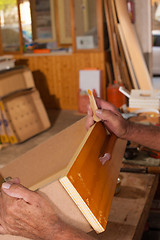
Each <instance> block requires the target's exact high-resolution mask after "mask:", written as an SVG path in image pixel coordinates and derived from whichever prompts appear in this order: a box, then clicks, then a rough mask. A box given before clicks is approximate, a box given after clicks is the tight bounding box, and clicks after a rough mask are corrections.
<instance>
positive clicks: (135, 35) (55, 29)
mask: <svg viewBox="0 0 160 240" xmlns="http://www.w3.org/2000/svg"><path fill="white" fill-rule="evenodd" d="M119 87H121V91H119ZM88 89H90V90H92V91H93V95H94V96H98V97H101V98H103V99H105V100H108V101H109V102H111V103H113V104H114V105H115V106H116V107H117V108H119V111H120V112H121V113H122V115H123V116H124V117H125V118H126V119H128V121H134V122H138V123H142V124H148V125H157V126H158V125H159V124H160V113H159V109H160V1H159V0H108V1H107V0H104V1H103V0H0V168H1V169H3V168H5V167H6V166H7V165H8V164H10V163H11V162H13V161H14V160H15V159H17V158H20V157H21V156H23V155H24V154H26V153H27V152H29V151H31V150H32V149H35V148H36V147H38V146H40V144H43V143H44V142H46V141H47V140H48V139H50V137H52V136H53V135H55V134H57V133H59V132H60V131H61V130H63V129H65V128H67V127H68V126H70V125H71V124H73V123H75V122H77V121H78V120H80V119H82V118H83V117H85V116H86V114H87V105H88V104H89V97H88ZM152 167H153V168H152ZM159 169H160V152H157V151H154V150H152V149H149V148H144V147H143V146H139V145H137V144H135V143H132V142H128V143H127V147H126V150H125V154H124V158H123V162H122V166H121V172H122V175H121V173H120V184H119V183H117V185H118V190H117V189H116V190H117V192H116V193H115V196H114V199H113V206H112V207H111V212H110V215H109V223H108V230H107V228H106V231H108V232H107V235H105V236H103V235H102V238H101V236H99V237H97V236H96V237H97V239H112V240H114V239H123V240H124V239H128V240H129V239H134V240H135V239H142V240H150V239H152V240H154V239H160V184H159V182H158V177H159V173H160V170H159ZM147 171H148V172H149V173H147ZM123 172H127V173H125V174H126V175H125V174H124V176H126V178H128V179H127V180H126V179H123V178H124V177H122V179H121V176H123ZM133 176H134V177H133ZM125 184H126V185H125ZM127 184H128V185H127ZM124 199H125V201H126V202H127V205H126V206H124V205H123V200H124ZM127 199H128V201H127ZM120 210H121V211H120ZM116 211H120V214H118V213H119V212H117V214H115V212H116ZM125 214H126V215H125ZM123 216H125V217H124V218H123ZM93 235H94V233H93ZM106 236H107V237H106Z"/></svg>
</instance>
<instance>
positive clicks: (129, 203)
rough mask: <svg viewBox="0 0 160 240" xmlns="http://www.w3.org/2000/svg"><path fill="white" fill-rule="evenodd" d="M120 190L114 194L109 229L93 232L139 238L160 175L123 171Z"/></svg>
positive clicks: (110, 238) (112, 238)
mask: <svg viewBox="0 0 160 240" xmlns="http://www.w3.org/2000/svg"><path fill="white" fill-rule="evenodd" d="M121 176H122V183H121V190H120V192H119V193H118V194H117V195H116V196H114V198H113V202H112V207H111V211H110V215H109V220H108V225H107V228H106V231H105V232H104V233H102V234H99V235H97V234H95V233H94V232H92V233H90V235H92V236H94V237H95V238H96V239H101V240H140V239H141V237H142V234H143V231H144V227H145V223H146V220H147V216H148V212H149V209H150V206H151V203H152V200H153V197H154V194H155V191H156V188H157V184H158V175H152V174H135V173H121Z"/></svg>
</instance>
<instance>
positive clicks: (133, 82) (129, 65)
mask: <svg viewBox="0 0 160 240" xmlns="http://www.w3.org/2000/svg"><path fill="white" fill-rule="evenodd" d="M118 31H119V34H120V38H121V41H122V45H123V50H124V54H125V57H126V61H127V64H128V69H129V72H130V76H131V79H132V84H133V87H134V88H135V89H138V88H139V87H138V83H137V80H136V76H135V72H134V70H133V66H132V62H131V59H130V56H129V53H128V49H127V46H126V42H125V39H124V35H123V32H122V28H121V25H120V23H119V24H118Z"/></svg>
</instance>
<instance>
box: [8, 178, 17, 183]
mask: <svg viewBox="0 0 160 240" xmlns="http://www.w3.org/2000/svg"><path fill="white" fill-rule="evenodd" d="M7 182H11V183H16V184H20V179H19V178H12V179H10V180H9V181H7Z"/></svg>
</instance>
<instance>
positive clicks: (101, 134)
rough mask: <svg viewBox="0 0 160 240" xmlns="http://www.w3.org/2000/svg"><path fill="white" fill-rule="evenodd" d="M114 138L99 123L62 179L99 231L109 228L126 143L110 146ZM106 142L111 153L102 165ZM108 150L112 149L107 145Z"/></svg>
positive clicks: (117, 141)
mask: <svg viewBox="0 0 160 240" xmlns="http://www.w3.org/2000/svg"><path fill="white" fill-rule="evenodd" d="M106 138H107V139H106ZM112 139H113V138H110V137H109V135H107V133H106V129H105V128H104V126H103V124H102V123H101V122H98V123H96V124H95V126H93V128H92V129H90V133H88V136H87V137H86V139H85V140H84V141H83V145H81V146H80V147H79V149H78V150H77V152H76V153H75V155H74V157H73V159H72V161H71V162H70V164H69V167H68V170H67V173H66V174H65V176H64V177H62V178H61V179H60V181H61V183H62V185H63V186H64V187H65V189H66V190H67V192H68V193H69V194H70V196H71V197H72V199H73V200H74V201H75V203H76V204H77V206H78V207H79V208H80V210H81V211H82V212H83V214H84V216H85V217H86V218H87V220H88V221H89V223H90V224H91V225H92V227H93V228H94V229H95V231H96V232H102V231H104V230H105V228H106V225H107V220H108V215H109V211H110V207H111V203H112V199H113V196H114V192H115V188H116V183H117V178H118V174H119V170H120V166H121V161H122V158H123V154H124V149H125V144H126V142H125V141H123V140H120V139H116V140H115V141H113V142H112V144H111V145H110V144H109V142H110V141H112ZM105 141H108V144H109V146H110V148H112V156H111V159H110V160H109V161H107V162H106V163H105V164H104V165H102V164H101V162H100V161H99V155H100V152H101V149H102V147H103V145H104V142H105ZM113 144H114V146H112V145H113ZM106 151H109V149H108V147H107V144H106ZM66 177H67V178H66Z"/></svg>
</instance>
